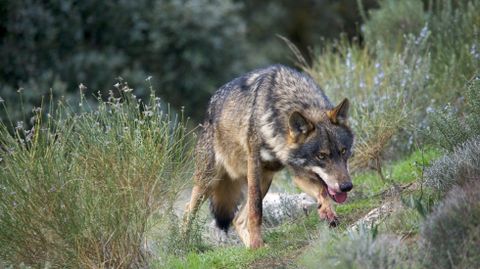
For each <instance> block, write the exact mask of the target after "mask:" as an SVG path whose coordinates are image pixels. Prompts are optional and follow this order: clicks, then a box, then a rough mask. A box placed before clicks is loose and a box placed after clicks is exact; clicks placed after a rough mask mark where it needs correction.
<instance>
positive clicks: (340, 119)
mask: <svg viewBox="0 0 480 269" xmlns="http://www.w3.org/2000/svg"><path fill="white" fill-rule="evenodd" d="M349 107H350V102H349V101H348V99H347V98H345V99H343V101H342V102H340V104H338V105H337V106H336V107H335V108H334V109H332V110H329V111H327V115H328V118H330V121H331V122H332V123H334V124H347V118H348V108H349Z"/></svg>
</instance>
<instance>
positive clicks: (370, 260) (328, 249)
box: [300, 226, 415, 268]
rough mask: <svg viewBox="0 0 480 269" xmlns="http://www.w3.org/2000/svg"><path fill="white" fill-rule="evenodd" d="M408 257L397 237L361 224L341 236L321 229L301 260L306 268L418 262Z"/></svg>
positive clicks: (400, 265) (402, 264)
mask: <svg viewBox="0 0 480 269" xmlns="http://www.w3.org/2000/svg"><path fill="white" fill-rule="evenodd" d="M408 257H409V256H408V253H407V251H406V248H405V246H404V245H403V244H402V242H401V241H400V239H399V238H398V237H396V236H393V235H392V236H390V235H385V234H380V235H379V234H377V231H376V229H368V228H366V227H365V226H360V227H359V229H358V230H353V231H350V232H347V233H346V234H341V235H338V234H335V233H333V232H331V231H327V230H325V231H322V232H321V233H320V238H319V239H318V240H317V241H315V242H314V243H313V244H312V245H311V248H310V249H309V250H308V251H306V252H305V254H304V255H303V256H302V257H301V260H300V263H301V265H302V266H304V267H305V268H319V267H320V268H408V267H411V265H413V264H414V262H415V261H414V260H413V259H412V260H408Z"/></svg>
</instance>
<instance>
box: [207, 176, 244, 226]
mask: <svg viewBox="0 0 480 269" xmlns="http://www.w3.org/2000/svg"><path fill="white" fill-rule="evenodd" d="M241 199H242V184H241V182H240V180H230V179H222V180H221V181H220V182H219V184H218V185H217V186H216V188H215V189H214V190H213V192H212V195H211V196H210V211H211V212H212V214H213V216H214V217H215V224H216V225H217V227H218V228H220V229H222V230H224V231H225V232H226V231H228V228H229V227H230V224H231V223H232V220H233V218H234V217H235V213H236V211H237V207H238V204H239V203H240V201H241Z"/></svg>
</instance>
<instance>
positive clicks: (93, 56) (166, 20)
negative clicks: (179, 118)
mask: <svg viewBox="0 0 480 269" xmlns="http://www.w3.org/2000/svg"><path fill="white" fill-rule="evenodd" d="M241 6H242V5H241V4H237V3H234V2H233V1H230V0H229V1H221V0H213V1H210V0H200V1H192V0H187V1H183V0H165V1H164V0H161V1H159V0H140V1H135V3H134V2H129V1H113V0H106V1H102V2H98V1H94V0H85V1H80V2H78V1H72V0H69V1H65V0H61V1H59V0H50V1H41V2H39V1H33V0H19V1H2V2H0V16H1V17H2V20H1V21H0V39H1V42H0V65H1V66H3V67H4V68H2V69H1V70H0V84H1V86H0V92H1V95H2V97H3V98H4V99H5V100H8V98H7V97H12V99H13V98H14V97H15V96H14V95H10V93H14V92H15V91H16V90H17V89H18V88H23V89H24V91H25V92H26V93H27V92H28V94H30V95H31V98H29V99H28V100H24V101H28V104H32V105H38V104H39V103H40V101H41V96H43V95H45V94H46V93H48V91H49V89H51V88H53V89H54V94H56V96H62V95H65V94H66V93H68V94H69V95H71V96H70V97H72V98H74V97H77V95H76V94H75V93H74V89H75V87H76V85H78V84H79V83H80V82H82V81H88V82H89V85H88V86H89V88H90V89H92V91H90V92H88V94H86V96H87V97H90V94H92V93H94V92H96V91H98V90H102V91H103V89H108V88H109V87H110V86H111V85H112V84H113V83H114V80H115V78H116V77H118V76H122V77H123V78H125V79H126V80H128V81H129V82H130V84H131V85H132V86H134V87H135V88H136V89H137V91H136V92H137V95H139V96H142V97H144V98H147V97H148V94H149V92H148V88H147V87H145V84H144V80H145V78H147V77H148V76H152V77H153V78H152V81H153V82H154V83H155V85H159V87H160V89H161V91H160V92H159V94H160V95H161V96H162V98H164V99H167V101H168V102H170V103H172V105H174V107H175V108H176V109H180V107H181V106H186V107H187V108H188V111H187V113H189V115H192V116H194V117H195V118H196V119H199V118H200V117H201V116H202V115H203V111H204V107H205V105H206V103H207V101H208V97H209V94H210V92H211V91H213V90H214V89H215V88H216V87H218V86H219V85H220V83H222V81H227V80H228V79H230V78H231V77H232V76H233V74H237V73H239V69H241V67H242V64H241V63H240V61H239V59H241V58H242V57H243V55H244V54H246V53H245V43H246V42H245V38H246V36H245V23H244V22H243V20H242V18H241V17H240V14H239V13H240V8H241ZM59 83H60V84H64V87H63V89H64V90H65V91H66V93H65V92H61V91H60V88H55V87H54V86H58V84H59ZM54 84H57V85H54ZM72 89H73V91H72ZM104 94H106V92H104ZM6 95H10V96H6ZM12 101H17V100H15V99H13V100H12ZM197 109H198V110H197ZM12 116H13V115H12Z"/></svg>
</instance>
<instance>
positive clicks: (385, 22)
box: [362, 0, 427, 51]
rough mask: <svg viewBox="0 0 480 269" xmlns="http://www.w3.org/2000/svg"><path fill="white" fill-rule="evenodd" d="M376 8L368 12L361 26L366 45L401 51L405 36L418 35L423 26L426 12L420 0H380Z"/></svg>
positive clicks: (404, 43)
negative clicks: (380, 45)
mask: <svg viewBox="0 0 480 269" xmlns="http://www.w3.org/2000/svg"><path fill="white" fill-rule="evenodd" d="M379 2H380V7H379V8H378V9H373V10H371V11H370V12H369V18H368V19H367V20H366V21H365V24H364V25H363V26H362V31H363V36H364V38H365V43H366V46H367V47H371V48H373V47H375V46H377V45H378V44H382V45H384V46H386V47H387V48H388V49H389V50H393V51H401V50H402V49H403V48H404V47H405V45H406V41H407V40H406V38H405V37H406V36H408V35H410V34H413V35H418V34H419V33H420V31H421V29H422V27H424V25H425V23H426V19H427V14H425V12H424V10H423V3H422V1H421V0H404V1H396V0H382V1H379Z"/></svg>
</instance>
